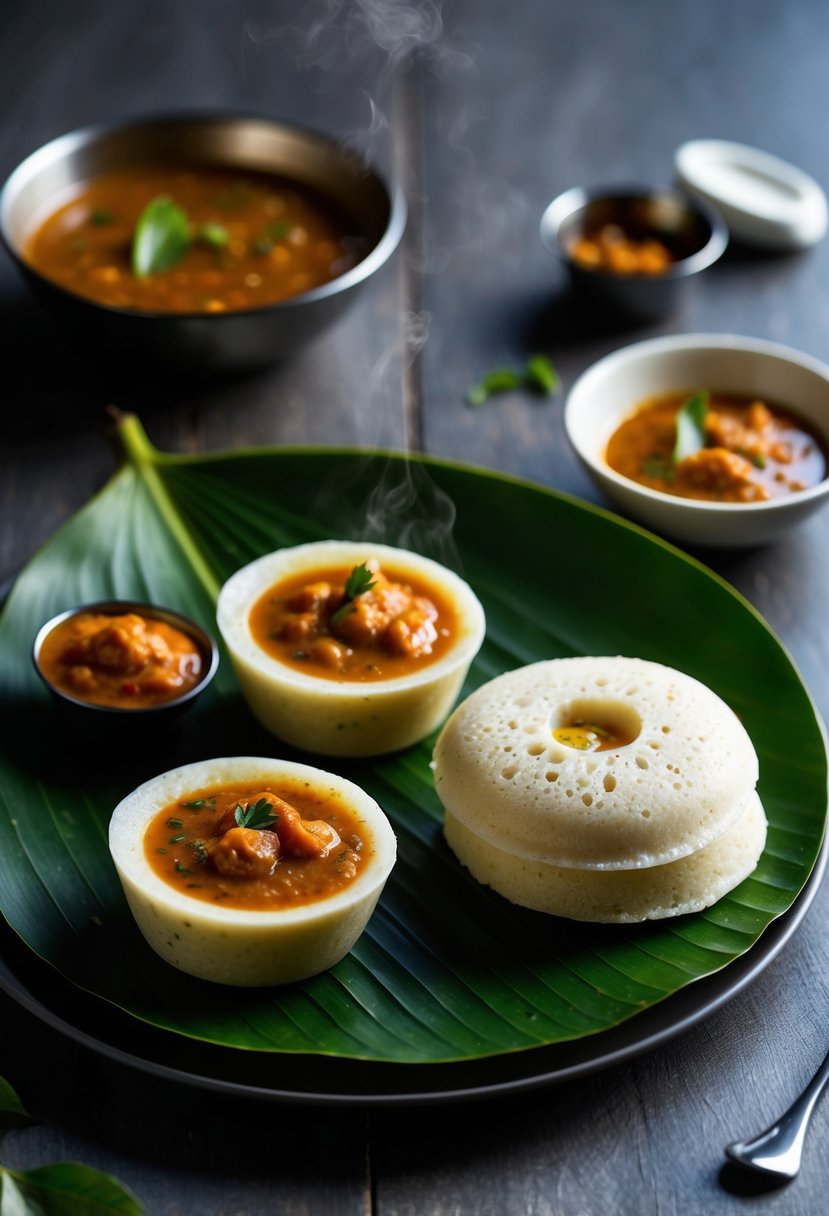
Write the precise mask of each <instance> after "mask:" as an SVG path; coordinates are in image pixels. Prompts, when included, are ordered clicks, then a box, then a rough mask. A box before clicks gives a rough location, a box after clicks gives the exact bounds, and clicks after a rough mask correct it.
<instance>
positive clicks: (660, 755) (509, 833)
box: [434, 656, 765, 919]
mask: <svg viewBox="0 0 829 1216" xmlns="http://www.w3.org/2000/svg"><path fill="white" fill-rule="evenodd" d="M434 768H435V783H436V788H437V792H438V794H439V796H440V798H441V801H442V802H443V804H444V807H445V809H446V813H447V827H446V835H447V839H448V841H449V843H450V846H451V847H452V848H453V849H454V850H455V852H456V854H457V855H458V857H459V858H460V860H461V861H463V862H464V863H465V864H467V865H468V866H469V868H470V870H471V871H472V873H473V874H475V875H476V876H478V875H480V876H481V878H482V881H485V882H489V883H490V884H491V885H492V886H493V887H495V889H496V890H501V889H502V887H503V893H504V894H505V895H506V896H507V898H509V899H512V900H514V902H517V903H524V904H527V906H530V907H542V908H544V910H549V911H556V912H557V913H558V914H559V915H572V916H575V917H580V916H581V915H582V913H584V912H585V909H591V908H592V914H591V915H589V916H588V915H585V916H584V918H585V919H603V918H604V917H605V916H607V918H608V919H624V918H625V908H623V907H617V900H616V894H615V893H613V884H608V883H601V882H595V881H594V882H593V883H592V884H591V883H589V882H588V880H587V879H585V878H583V877H579V876H578V875H576V874H574V875H573V876H571V880H570V881H566V882H565V881H564V879H563V878H562V877H561V876H559V875H558V874H554V873H553V871H557V870H560V869H563V870H572V871H579V872H580V871H587V872H589V873H590V874H594V875H601V874H604V873H607V874H608V876H611V875H613V874H620V875H628V874H629V872H630V871H639V870H641V871H656V868H659V869H661V870H665V868H666V867H668V866H669V865H671V864H672V863H677V862H678V861H679V860H680V859H686V858H691V857H692V856H693V855H694V854H697V853H699V852H700V851H701V850H706V849H707V848H708V847H709V846H711V845H712V842H719V841H721V839H722V838H723V837H725V836H726V834H727V833H729V832H731V830H732V829H735V825H738V823H739V824H740V827H739V830H738V831H737V833H736V835H735V836H734V837H733V838H732V841H731V844H729V843H728V842H726V841H722V845H721V847H720V848H719V849H714V850H712V852H711V853H708V854H706V855H705V856H703V857H701V858H697V859H696V860H695V862H694V864H693V866H690V865H689V866H686V867H685V871H684V877H683V874H682V873H680V872H679V871H676V872H673V873H670V874H668V876H667V877H668V882H669V883H670V884H674V886H675V889H674V887H672V888H671V891H670V892H669V893H668V894H666V892H667V891H668V888H667V887H665V881H666V873H667V871H666V873H662V874H660V873H658V872H652V873H650V874H649V875H648V876H647V878H643V879H642V881H641V882H640V883H638V884H637V883H636V882H635V881H634V880H633V879H632V878H631V877H629V876H627V877H622V878H621V881H620V882H619V883H618V884H617V885H618V892H619V893H620V897H621V893H622V892H623V891H624V890H628V891H629V892H631V893H633V892H634V890H635V892H636V895H635V896H634V895H633V894H631V904H630V908H629V909H628V910H629V911H630V913H631V919H646V918H648V917H649V916H662V915H674V914H676V912H677V911H691V910H694V909H696V908H699V907H705V906H707V905H708V904H709V903H712V902H714V900H715V899H718V898H720V896H721V895H722V894H724V893H725V891H726V890H730V889H731V887H732V886H735V885H736V884H737V883H738V882H740V881H741V880H742V879H743V878H744V877H745V876H746V875H747V874H748V873H750V872H751V870H752V869H753V868H754V866H755V865H756V863H757V859H758V857H759V855H760V852H761V851H762V848H763V844H764V840H765V817H764V815H763V814H762V808H760V807H759V803H757V801H756V795H755V789H754V787H755V785H756V782H757V777H758V762H757V755H756V753H755V751H754V747H753V745H752V743H751V740H750V738H749V736H748V733H747V732H746V730H745V728H744V727H743V726H742V724H741V723H740V721H739V719H738V718H737V716H736V715H735V714H734V712H733V711H732V710H731V709H730V708H729V707H728V706H727V705H726V704H725V702H724V701H722V700H721V699H720V698H719V697H718V696H717V695H716V694H715V693H714V692H713V691H712V690H711V689H710V688H708V687H706V685H704V684H702V683H700V682H699V681H698V680H695V679H693V678H692V677H690V676H688V675H685V674H683V673H682V672H679V671H675V670H674V669H672V668H670V667H665V666H663V665H662V664H659V663H652V662H648V661H645V660H642V659H634V658H624V657H620V656H616V657H606V658H573V659H553V660H549V661H546V662H541V663H535V664H532V665H530V666H528V667H523V668H519V669H518V670H516V671H512V672H508V673H507V674H505V675H502V676H499V677H498V678H497V679H495V680H492V681H490V682H489V683H488V684H485V685H484V686H483V687H482V688H479V689H478V690H477V692H475V693H473V694H472V696H471V697H469V698H468V699H467V700H466V701H464V702H463V704H462V705H461V706H459V707H458V709H457V710H456V711H455V712H454V714H453V715H452V717H451V718H450V719H449V721H448V722H447V724H446V725H445V727H444V728H443V731H442V732H441V734H440V737H439V738H438V742H437V746H436V748H435V757H434ZM744 816H747V817H746V818H744ZM735 842H736V843H735ZM493 851H494V852H493ZM498 854H500V855H503V856H502V859H501V861H499V862H498V864H495V858H496V857H497V855H498ZM505 859H507V860H505ZM524 862H533V863H537V864H536V866H535V867H534V868H533V867H531V866H523V865H522V864H521V863H524ZM548 868H549V869H548ZM715 870H720V871H721V872H722V873H721V876H720V877H716V876H715V875H714V871H715ZM484 874H486V875H488V876H487V877H484ZM545 874H546V877H547V880H548V886H555V887H556V889H557V890H558V891H559V895H557V896H555V897H554V896H553V895H551V894H550V893H549V892H548V893H547V894H546V895H544V896H543V897H542V896H541V895H539V893H538V887H539V883H541V884H542V886H543V885H544V880H543V876H544V875H545ZM539 875H540V876H542V877H539ZM691 876H693V878H692V877H691ZM499 884H500V885H499ZM657 887H659V890H657ZM649 889H650V895H648V894H647V892H648V890H649ZM599 892H605V894H603V895H601V897H599V894H598V893H599ZM608 893H610V894H608ZM625 907H627V905H625ZM568 909H570V910H569V911H568ZM666 909H669V910H666ZM670 909H674V910H673V911H671V910H670ZM599 910H602V912H601V915H599V914H598V911H599Z"/></svg>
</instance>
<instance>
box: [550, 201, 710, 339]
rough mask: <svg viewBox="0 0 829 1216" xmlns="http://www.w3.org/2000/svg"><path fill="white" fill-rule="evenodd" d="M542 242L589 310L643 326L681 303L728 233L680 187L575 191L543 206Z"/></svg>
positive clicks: (702, 204) (703, 205)
mask: <svg viewBox="0 0 829 1216" xmlns="http://www.w3.org/2000/svg"><path fill="white" fill-rule="evenodd" d="M541 240H542V243H543V244H544V246H545V248H546V249H547V250H549V252H550V253H552V254H554V256H556V257H558V258H559V259H560V260H561V261H562V262H563V263H564V264H565V266H566V267H567V271H568V273H569V276H570V281H571V285H572V289H573V294H574V298H575V299H576V300H577V301H578V302H579V303H580V304H581V305H582V306H583V308H584V309H585V311H586V312H589V313H593V314H595V315H597V316H598V317H603V316H605V315H609V316H610V317H612V318H617V317H618V318H624V319H630V320H641V321H646V320H652V319H655V318H657V317H661V316H664V315H665V314H667V313H670V312H674V311H676V310H677V309H679V308H680V307H681V306H682V304H683V303H684V301H685V298H686V296H687V293H688V291H689V289H690V287H691V284H692V283H693V282H694V281H695V278H696V276H697V275H698V274H700V273H701V272H702V271H704V270H707V269H708V267H709V266H711V265H713V263H714V262H716V261H717V260H718V259H719V258H720V257H721V256H722V254H723V252H724V250H725V247H726V245H727V243H728V232H727V229H726V226H725V223H724V222H723V220H722V219H721V217H720V216H719V215H718V213H717V212H716V211H715V210H714V208H713V207H711V206H709V204H708V203H706V202H702V201H700V200H699V199H697V198H691V197H690V196H689V195H687V194H685V193H683V192H682V191H680V190H675V189H668V188H663V189H660V188H656V187H641V186H617V187H608V188H595V189H591V190H586V189H583V188H582V187H580V186H576V187H574V188H572V189H570V190H566V191H565V192H564V193H563V194H560V195H559V196H558V197H557V198H555V199H553V201H552V202H551V203H550V205H549V206H548V207H547V209H546V211H545V212H544V215H543V216H542V219H541Z"/></svg>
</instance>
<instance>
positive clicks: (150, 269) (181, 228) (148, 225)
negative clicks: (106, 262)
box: [132, 195, 190, 279]
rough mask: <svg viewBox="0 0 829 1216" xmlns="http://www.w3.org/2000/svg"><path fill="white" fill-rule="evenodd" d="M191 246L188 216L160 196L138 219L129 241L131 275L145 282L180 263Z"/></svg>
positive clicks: (150, 203) (169, 200) (148, 205)
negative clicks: (149, 277) (144, 279)
mask: <svg viewBox="0 0 829 1216" xmlns="http://www.w3.org/2000/svg"><path fill="white" fill-rule="evenodd" d="M189 245H190V222H189V220H188V219H187V212H186V211H184V210H183V209H182V208H181V207H179V206H177V205H176V204H175V203H174V202H173V200H172V199H170V198H165V197H164V196H163V195H159V196H158V197H157V198H154V199H152V201H151V202H149V203H147V206H146V207H145V208H144V210H143V211H142V212H141V215H140V216H139V217H138V223H137V224H136V226H135V235H134V236H133V240H132V272H133V274H134V275H135V276H136V278H139V279H143V278H146V276H147V275H148V274H157V273H158V272H159V271H161V270H169V269H170V267H171V266H175V265H176V263H177V262H180V261H181V259H182V258H183V257H184V255H185V253H186V252H187V250H188V248H189Z"/></svg>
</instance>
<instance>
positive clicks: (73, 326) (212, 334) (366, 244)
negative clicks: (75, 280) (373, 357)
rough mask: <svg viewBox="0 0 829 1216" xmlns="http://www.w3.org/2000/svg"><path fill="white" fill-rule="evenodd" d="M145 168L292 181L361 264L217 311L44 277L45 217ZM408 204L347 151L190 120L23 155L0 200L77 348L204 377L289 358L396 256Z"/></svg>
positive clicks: (3, 223)
mask: <svg viewBox="0 0 829 1216" xmlns="http://www.w3.org/2000/svg"><path fill="white" fill-rule="evenodd" d="M145 164H164V165H170V166H174V167H176V168H184V169H190V168H193V169H198V168H200V167H201V168H212V169H227V170H232V171H235V172H239V173H240V174H242V173H245V172H248V173H262V174H273V175H277V176H279V177H280V178H287V179H289V180H290V181H292V182H293V183H295V184H296V185H297V187H299V188H305V189H307V190H310V191H312V192H313V193H314V195H316V196H318V197H319V198H320V199H321V200H322V201H323V202H325V203H328V204H329V205H330V206H331V207H332V208H335V209H336V210H338V211H339V212H340V213H342V214H343V215H344V216H345V217H347V218H348V220H349V222H350V224H351V225H352V226H353V229H354V231H355V234H356V236H357V239H358V240H359V243H360V260H359V261H357V263H356V264H355V265H353V266H352V267H351V268H350V269H348V270H345V271H344V272H343V273H341V274H338V275H337V276H336V277H335V278H332V279H331V280H330V281H329V282H326V283H323V284H322V285H321V286H318V287H314V288H312V289H310V290H306V291H300V292H299V293H298V294H296V295H293V296H291V297H290V298H288V299H284V300H281V301H279V302H277V303H274V304H266V305H263V306H258V307H246V308H244V309H240V310H238V311H230V310H229V311H223V312H204V311H200V312H194V311H183V312H170V311H147V310H143V309H142V310H139V309H135V308H131V307H114V306H111V305H109V304H104V303H99V302H96V301H95V300H93V299H91V298H87V297H86V296H84V295H81V294H79V293H78V292H75V291H72V290H69V289H68V288H66V287H64V286H60V285H58V284H57V283H55V282H53V281H52V280H50V278H48V277H47V275H45V274H44V273H42V272H41V271H40V270H38V269H36V268H35V267H34V266H33V265H32V264H31V263H30V261H29V259H28V258H27V256H26V253H27V243H28V242H29V240H30V239H31V237H32V235H33V233H34V232H35V231H36V229H37V228H38V226H39V225H40V223H41V222H42V221H44V220H45V219H46V218H47V217H48V216H49V215H50V214H51V213H53V212H54V211H55V210H57V208H58V207H61V206H63V205H64V204H65V203H66V202H68V201H69V200H71V199H72V198H73V196H76V195H77V194H78V193H79V192H80V190H81V188H82V187H83V186H84V185H85V184H86V183H88V182H90V181H91V180H94V179H95V178H96V177H98V176H99V175H101V174H103V173H106V172H108V171H111V170H121V169H127V168H130V167H133V166H139V165H145ZM405 222H406V206H405V202H404V200H403V196H402V194H401V193H400V192H399V191H398V192H391V191H390V190H389V188H388V187H387V186H386V184H385V182H384V181H383V179H382V177H381V176H380V174H379V173H378V172H377V171H376V170H375V169H374V168H373V167H372V166H371V165H369V164H368V163H367V162H366V161H365V160H364V159H363V158H362V156H361V155H359V154H358V153H357V152H356V151H354V150H352V149H348V148H345V147H344V146H342V145H340V144H338V143H336V142H335V141H333V140H331V139H329V138H327V137H326V136H324V135H321V134H319V133H317V132H315V131H311V130H306V129H304V128H302V127H299V126H295V125H293V124H290V123H287V122H281V121H278V120H276V119H272V118H267V117H258V116H251V115H234V114H221V113H217V114H213V113H194V114H183V115H177V114H172V115H162V116H159V117H150V118H144V119H136V120H132V121H126V122H116V123H103V124H99V125H95V126H89V127H85V128H83V129H81V130H77V131H72V132H70V133H69V134H66V135H62V136H60V137H58V138H57V139H54V140H52V141H51V142H50V143H47V144H45V145H44V146H43V147H41V148H39V149H38V150H37V151H36V152H33V153H32V154H31V155H30V156H28V157H27V158H26V159H25V160H24V161H23V162H22V163H21V164H20V165H18V167H17V168H16V169H15V170H14V171H13V173H12V174H11V176H10V177H9V178H8V180H7V181H6V183H5V185H4V187H3V189H2V193H0V235H2V238H3V241H4V242H5V245H6V247H7V249H8V251H9V253H10V254H11V256H12V258H13V260H14V261H15V262H16V263H17V266H18V267H19V269H20V271H21V273H22V275H23V277H24V279H25V280H26V281H27V283H28V284H29V286H30V287H31V289H32V291H33V293H34V295H35V296H36V297H37V299H38V300H40V301H41V303H42V304H43V305H44V306H45V307H46V308H47V310H48V311H49V312H50V313H51V314H52V316H53V317H54V319H55V321H56V322H57V323H58V324H59V325H60V326H61V327H63V328H65V329H66V330H67V331H68V332H69V334H70V335H71V336H72V337H73V339H74V340H75V341H76V342H77V343H78V344H79V345H81V346H86V347H89V348H91V349H93V350H97V351H99V352H100V351H112V352H115V353H116V354H119V355H124V354H127V355H132V356H133V357H136V356H137V357H139V358H141V359H142V360H151V361H153V362H158V363H161V364H165V365H172V366H177V367H180V368H184V369H188V370H194V371H199V372H208V373H209V372H211V371H225V370H229V371H232V370H235V369H244V368H252V367H256V366H261V365H265V364H268V363H271V362H274V361H277V360H279V359H282V358H284V357H285V356H287V355H289V354H291V353H293V352H294V351H295V350H297V349H298V348H299V347H300V346H302V345H303V344H304V343H306V342H308V341H309V340H310V339H312V338H314V337H315V336H316V335H318V334H319V333H321V332H322V331H323V330H324V329H325V328H326V327H327V326H328V325H330V324H331V323H332V322H333V321H334V320H336V319H337V318H338V317H339V316H340V315H341V314H342V312H343V311H344V309H345V308H346V307H347V306H348V305H349V304H351V302H352V301H353V300H354V298H355V296H356V295H357V294H358V292H359V291H360V289H361V288H362V287H363V286H364V285H365V284H366V282H367V281H368V280H369V279H370V278H371V276H372V275H373V274H374V273H375V272H376V271H377V270H379V269H380V267H381V266H382V265H383V264H384V263H385V262H386V261H387V259H388V258H389V257H390V255H391V254H392V253H393V251H394V249H395V248H396V246H397V244H398V243H399V241H400V237H401V235H402V233H403V230H404V227H405Z"/></svg>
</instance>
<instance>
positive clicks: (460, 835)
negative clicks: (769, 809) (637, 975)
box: [444, 794, 766, 925]
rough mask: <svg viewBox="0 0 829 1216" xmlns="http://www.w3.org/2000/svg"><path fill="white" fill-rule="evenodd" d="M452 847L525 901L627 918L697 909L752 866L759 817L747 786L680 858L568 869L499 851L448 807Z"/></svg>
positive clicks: (613, 919) (485, 878)
mask: <svg viewBox="0 0 829 1216" xmlns="http://www.w3.org/2000/svg"><path fill="white" fill-rule="evenodd" d="M444 831H445V834H446V840H447V843H448V844H449V847H450V848H451V849H452V852H453V853H454V854H455V855H456V857H457V858H458V859H459V861H461V862H463V864H464V865H465V866H466V868H467V869H468V870H469V872H470V874H471V875H472V876H473V878H476V879H477V880H478V882H480V883H484V884H485V885H486V886H489V887H493V888H494V890H496V891H498V892H499V894H501V895H503V896H504V897H505V898H506V899H509V900H511V901H512V903H515V904H521V905H522V906H523V907H525V908H534V909H535V911H537V912H548V913H550V914H552V915H553V916H566V917H569V918H570V919H572V920H586V921H601V922H602V923H605V924H620V925H622V924H634V923H636V922H638V921H643V920H659V919H662V918H663V917H668V916H683V915H685V914H686V913H688V912H701V911H702V909H703V908H708V907H710V906H711V904H713V903H716V902H717V900H718V899H722V897H723V895H726V894H727V893H728V892H729V891H731V890H732V889H733V888H734V887H736V886H737V885H738V884H739V883H741V882H742V881H743V879H744V878H747V877H748V875H749V874H750V873H751V872H752V870H754V868H755V866H756V865H757V862H758V860H759V858H760V854H761V853H762V851H763V848H764V846H765V843H766V817H765V814H764V813H763V808H762V805H761V803H760V799H759V798H758V797H757V795H756V794H754V795H753V796H752V797H751V798H750V799H749V802H748V806H747V807H746V809H745V811H744V812H743V814H742V815H741V816H740V818H739V819H738V820H737V822H736V824H735V825H734V827H733V828H730V829H729V830H728V831H727V832H726V833H725V834H724V835H723V836H720V837H719V839H717V840H713V841H712V842H711V844H708V845H705V846H704V847H703V848H701V849H698V850H697V851H696V853H691V854H690V855H689V856H688V857H681V858H680V859H679V861H669V862H668V863H667V864H666V865H661V866H650V867H649V868H648V869H637V870H575V869H573V868H572V867H564V866H552V865H549V864H548V863H547V862H543V861H530V860H528V859H527V858H525V857H514V856H512V855H511V854H509V853H505V852H503V850H501V849H498V848H496V847H495V845H493V844H490V843H489V841H486V840H483V839H482V837H480V836H476V835H475V833H474V832H471V831H470V830H469V828H468V827H466V826H465V825H464V824H462V823H461V822H460V820H458V819H456V818H455V816H454V815H451V814H449V813H447V815H446V823H445V827H444Z"/></svg>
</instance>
